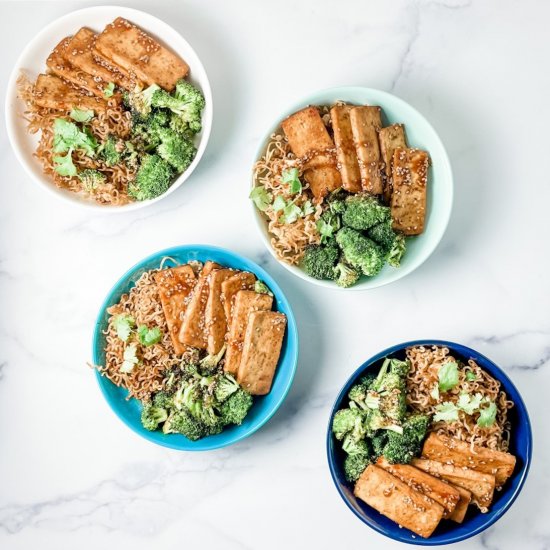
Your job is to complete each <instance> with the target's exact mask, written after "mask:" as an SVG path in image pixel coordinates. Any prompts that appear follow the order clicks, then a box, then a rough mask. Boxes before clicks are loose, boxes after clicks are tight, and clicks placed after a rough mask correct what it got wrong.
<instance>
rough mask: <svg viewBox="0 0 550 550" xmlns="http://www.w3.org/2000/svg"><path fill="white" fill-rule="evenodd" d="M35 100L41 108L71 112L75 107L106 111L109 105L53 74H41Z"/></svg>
mask: <svg viewBox="0 0 550 550" xmlns="http://www.w3.org/2000/svg"><path fill="white" fill-rule="evenodd" d="M33 100H34V102H35V103H36V104H37V105H39V106H40V107H46V108H47V109H54V110H56V111H70V110H71V109H72V108H74V107H78V108H80V109H92V110H93V111H95V112H98V111H104V110H105V109H106V108H107V103H106V102H105V101H103V100H101V99H99V98H98V97H95V96H91V95H88V94H87V93H86V92H85V91H84V90H83V89H82V88H80V89H77V88H74V87H73V86H71V85H70V84H67V83H65V82H64V81H63V80H61V78H59V77H57V76H55V75H53V74H41V75H38V78H37V79H36V84H35V85H34V91H33Z"/></svg>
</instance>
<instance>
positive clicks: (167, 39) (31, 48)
mask: <svg viewBox="0 0 550 550" xmlns="http://www.w3.org/2000/svg"><path fill="white" fill-rule="evenodd" d="M117 17H124V18H126V19H128V20H129V21H131V22H132V23H135V24H136V25H137V26H139V27H141V28H142V29H143V30H145V31H146V32H147V33H150V34H151V35H152V36H153V37H155V38H156V39H157V40H159V42H161V43H163V44H164V45H166V47H168V48H169V49H170V50H172V51H174V52H175V53H176V54H178V55H179V56H181V57H182V58H183V59H184V60H185V62H186V63H187V64H188V65H189V67H190V69H191V70H190V81H191V82H192V83H193V84H194V85H196V86H198V87H199V88H200V89H201V91H202V93H203V94H204V97H205V100H206V107H205V109H204V111H203V116H202V131H201V132H200V133H199V134H198V135H197V137H196V141H195V144H196V145H197V155H196V156H195V159H194V160H193V162H192V163H191V165H190V166H189V167H188V168H187V170H186V171H185V172H183V173H182V174H180V175H179V176H178V178H177V179H176V180H175V181H174V183H173V184H172V185H171V187H170V188H169V189H168V191H166V193H164V194H162V195H160V196H159V197H156V198H155V199H152V200H148V201H137V202H132V203H129V204H126V205H122V206H109V205H101V204H98V203H96V202H95V201H94V200H92V199H89V198H85V197H83V196H80V195H79V194H77V193H74V192H72V191H68V190H66V189H60V188H58V187H57V186H56V185H55V183H54V182H53V181H52V180H51V179H50V178H49V177H48V176H47V175H46V174H44V173H43V171H42V165H41V164H40V162H39V161H38V159H37V158H36V157H34V151H35V149H36V145H37V143H38V135H34V136H33V135H31V134H29V133H28V132H27V124H26V121H25V120H24V119H23V118H22V116H21V115H22V113H23V111H24V109H25V103H24V102H23V101H22V100H20V99H19V98H18V97H17V85H16V82H17V78H18V77H19V75H20V74H21V72H22V71H23V72H24V73H26V74H27V75H29V76H30V77H31V78H35V77H36V76H37V75H38V74H39V73H41V72H44V70H45V69H46V58H47V56H48V55H49V53H50V52H51V51H52V50H53V48H54V47H55V46H56V45H57V44H58V43H59V41H60V40H61V39H62V38H63V37H65V36H69V35H72V34H74V33H75V32H76V31H78V29H79V28H80V27H89V28H91V29H92V30H95V31H96V32H97V31H101V30H102V29H103V28H104V27H105V25H107V24H108V23H110V22H111V21H113V20H114V19H116V18H117ZM212 112H213V111H212V91H211V89H210V83H209V81H208V77H207V75H206V71H205V70H204V67H203V65H202V63H201V62H200V60H199V58H198V56H197V54H196V53H195V51H194V50H193V48H192V47H191V46H190V45H189V44H188V43H187V41H186V40H185V39H184V38H183V37H182V36H181V35H180V34H179V33H178V32H176V31H175V30H174V29H173V28H172V27H170V26H169V25H167V24H166V23H164V21H161V20H160V19H157V18H156V17H153V16H152V15H149V14H148V13H145V12H142V11H139V10H134V9H131V8H125V7H119V6H98V7H92V8H85V9H82V10H77V11H73V12H71V13H69V14H67V15H65V16H63V17H60V18H59V19H57V20H55V21H53V22H52V23H50V24H49V25H47V26H46V27H45V28H44V29H42V31H40V32H39V33H38V34H37V35H36V36H35V37H34V38H33V39H32V40H31V41H30V42H29V44H28V45H27V47H26V48H25V49H24V50H23V53H22V54H21V55H20V56H19V59H18V60H17V63H16V64H15V67H14V68H13V71H12V73H11V76H10V79H9V83H8V90H7V94H6V125H7V130H8V137H9V140H10V142H11V145H12V147H13V150H14V151H15V154H16V156H17V158H18V159H19V162H21V164H22V165H23V167H24V168H25V170H26V171H27V173H28V174H29V175H30V176H31V178H32V179H33V180H34V181H35V182H36V183H38V184H39V186H40V187H41V188H42V189H46V190H47V191H49V192H50V193H52V194H54V195H55V196H57V197H59V198H61V199H64V200H66V201H68V202H70V203H72V204H75V205H78V206H81V207H85V208H92V209H94V210H98V209H100V210H101V211H103V212H105V211H107V212H127V211H129V210H137V209H138V208H144V207H146V206H149V205H151V204H153V203H154V202H157V201H159V200H160V199H162V198H164V197H166V196H168V195H170V194H171V193H173V192H174V191H175V190H176V189H177V188H178V187H180V186H181V185H182V184H183V182H184V181H185V180H186V179H187V178H188V177H189V176H190V175H191V174H192V173H193V170H194V169H195V168H196V167H197V165H198V163H199V162H200V159H201V157H202V155H203V153H204V150H205V149H206V144H207V143H208V139H209V137H210V130H211V128H212Z"/></svg>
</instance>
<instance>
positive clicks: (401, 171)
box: [391, 149, 430, 235]
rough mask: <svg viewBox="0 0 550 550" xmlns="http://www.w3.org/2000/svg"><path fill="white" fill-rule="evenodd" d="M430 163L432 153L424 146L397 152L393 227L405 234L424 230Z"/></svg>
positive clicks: (394, 176) (392, 213)
mask: <svg viewBox="0 0 550 550" xmlns="http://www.w3.org/2000/svg"><path fill="white" fill-rule="evenodd" d="M429 164H430V157H429V156H428V153H426V151H421V150H420V149H396V150H395V151H394V153H393V171H392V174H393V175H392V182H393V192H392V197H391V215H392V219H393V228H394V229H396V230H397V231H401V232H402V233H404V234H405V235H420V233H422V232H423V231H424V223H425V219H426V193H427V184H428V166H429Z"/></svg>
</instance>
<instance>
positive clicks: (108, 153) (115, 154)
mask: <svg viewBox="0 0 550 550" xmlns="http://www.w3.org/2000/svg"><path fill="white" fill-rule="evenodd" d="M121 153H122V151H120V150H119V145H118V140H117V139H115V137H114V136H112V135H110V136H109V137H108V138H107V140H106V141H105V142H104V143H103V145H102V147H101V155H102V157H103V160H104V161H105V164H106V165H107V166H115V165H117V164H120V161H121V160H122V154H121Z"/></svg>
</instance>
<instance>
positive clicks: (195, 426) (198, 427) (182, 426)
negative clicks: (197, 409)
mask: <svg viewBox="0 0 550 550" xmlns="http://www.w3.org/2000/svg"><path fill="white" fill-rule="evenodd" d="M170 429H171V431H172V432H178V433H180V434H182V435H184V436H185V437H187V439H190V440H191V441H196V440H197V439H200V438H201V437H204V436H205V435H207V434H208V430H207V428H206V426H205V425H204V424H203V423H202V422H201V421H200V420H197V419H196V418H195V417H194V416H193V415H192V414H191V413H190V412H189V411H188V410H186V409H184V410H182V411H179V412H178V413H176V414H174V415H173V416H172V417H170Z"/></svg>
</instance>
